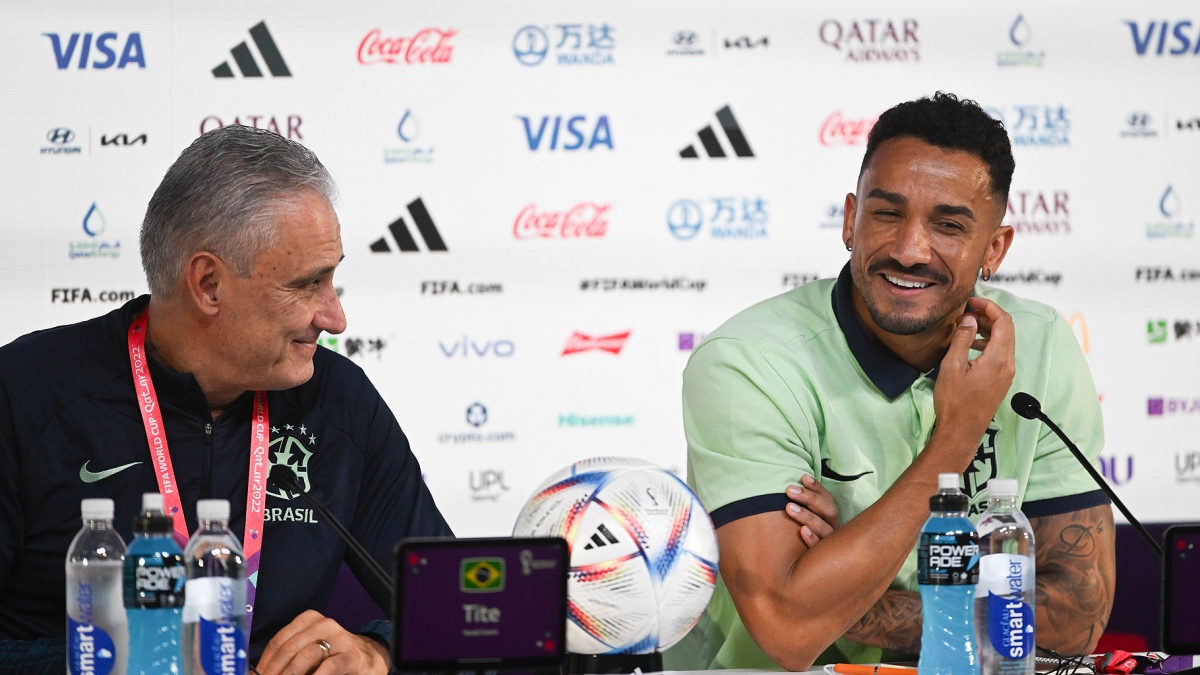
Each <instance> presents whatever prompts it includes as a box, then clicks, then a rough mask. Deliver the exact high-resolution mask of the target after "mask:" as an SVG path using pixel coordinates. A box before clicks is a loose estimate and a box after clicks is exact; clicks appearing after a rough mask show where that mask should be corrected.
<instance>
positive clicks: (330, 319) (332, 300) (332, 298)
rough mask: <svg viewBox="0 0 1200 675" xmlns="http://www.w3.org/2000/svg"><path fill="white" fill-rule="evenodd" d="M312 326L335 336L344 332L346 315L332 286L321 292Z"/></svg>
mask: <svg viewBox="0 0 1200 675" xmlns="http://www.w3.org/2000/svg"><path fill="white" fill-rule="evenodd" d="M313 325H314V326H316V327H317V328H320V329H321V330H323V331H325V332H326V333H330V334H332V335H337V334H339V333H341V332H342V331H344V330H346V313H345V312H344V311H342V301H341V299H340V298H338V295H337V291H336V290H335V289H334V288H333V284H329V285H327V286H326V287H325V288H324V289H323V290H322V291H321V306H320V307H318V308H317V315H316V316H315V317H313Z"/></svg>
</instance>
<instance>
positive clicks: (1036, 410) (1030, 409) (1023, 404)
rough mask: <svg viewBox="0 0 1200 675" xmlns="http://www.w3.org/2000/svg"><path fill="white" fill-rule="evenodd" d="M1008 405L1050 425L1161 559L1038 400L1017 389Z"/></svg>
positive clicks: (1155, 545)
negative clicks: (1043, 410)
mask: <svg viewBox="0 0 1200 675" xmlns="http://www.w3.org/2000/svg"><path fill="white" fill-rule="evenodd" d="M1009 405H1011V406H1012V409H1013V410H1014V411H1016V413H1017V414H1018V415H1020V416H1021V417H1024V418H1025V419H1027V420H1041V421H1042V422H1043V423H1045V425H1046V426H1048V427H1050V431H1053V432H1054V433H1055V434H1057V435H1058V437H1059V438H1061V439H1062V442H1063V443H1065V444H1066V445H1067V449H1068V450H1070V451H1071V454H1072V455H1075V459H1077V460H1079V463H1080V464H1082V465H1083V468H1085V469H1087V472H1088V475H1090V476H1091V477H1092V480H1094V481H1096V484H1097V485H1099V486H1100V489H1101V490H1104V494H1106V495H1108V498H1109V499H1111V500H1112V501H1113V503H1114V504H1116V505H1117V509H1119V510H1120V511H1121V514H1122V515H1124V516H1125V520H1128V521H1129V523H1130V524H1131V525H1133V527H1134V528H1135V529H1136V530H1137V531H1138V532H1139V533H1140V534H1141V535H1142V538H1143V539H1145V540H1146V543H1147V544H1150V548H1152V549H1154V552H1155V553H1157V554H1158V557H1159V558H1160V559H1161V558H1162V557H1163V550H1162V546H1159V544H1158V542H1157V541H1154V537H1151V536H1150V533H1149V532H1147V531H1146V528H1145V527H1142V524H1141V522H1139V521H1138V519H1137V518H1134V517H1133V514H1132V513H1130V512H1129V509H1128V508H1126V507H1125V502H1123V501H1121V498H1120V497H1118V496H1117V493H1115V492H1113V490H1112V488H1110V487H1109V486H1108V483H1107V482H1106V481H1105V480H1104V477H1103V476H1101V475H1100V474H1099V473H1098V472H1097V471H1096V469H1095V468H1094V467H1092V463H1091V462H1089V461H1088V460H1087V458H1086V457H1084V456H1083V453H1082V452H1079V448H1077V447H1075V444H1074V443H1072V442H1071V439H1069V438H1067V435H1066V434H1064V433H1063V432H1062V429H1059V428H1058V425H1057V424H1055V423H1054V421H1053V420H1051V419H1050V418H1049V417H1047V416H1046V413H1044V412H1042V404H1041V403H1038V400H1037V399H1036V398H1034V397H1033V396H1031V395H1029V394H1026V393H1025V392H1023V391H1019V392H1017V393H1015V394H1013V397H1012V400H1010V401H1009Z"/></svg>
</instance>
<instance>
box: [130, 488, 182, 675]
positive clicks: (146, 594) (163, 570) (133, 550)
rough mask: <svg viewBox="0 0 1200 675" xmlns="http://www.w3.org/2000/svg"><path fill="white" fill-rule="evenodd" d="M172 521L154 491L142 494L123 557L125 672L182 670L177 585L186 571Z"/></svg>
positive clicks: (160, 674) (148, 674) (170, 674)
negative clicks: (126, 621)
mask: <svg viewBox="0 0 1200 675" xmlns="http://www.w3.org/2000/svg"><path fill="white" fill-rule="evenodd" d="M173 531H174V523H173V522H172V521H171V518H170V516H168V515H167V514H166V513H164V512H163V498H162V495H161V494H159V493H157V492H147V493H146V494H144V495H142V512H141V513H139V514H138V515H136V516H134V518H133V541H131V542H129V551H128V553H127V554H126V556H125V615H126V616H127V617H128V618H129V671H128V672H129V675H179V674H180V673H181V672H183V664H182V663H181V662H180V661H181V654H182V652H181V651H180V647H179V644H180V641H181V640H182V639H183V632H182V630H183V590H184V584H185V583H187V570H186V568H185V567H184V564H183V550H182V549H180V548H179V544H177V543H175V537H174V536H173Z"/></svg>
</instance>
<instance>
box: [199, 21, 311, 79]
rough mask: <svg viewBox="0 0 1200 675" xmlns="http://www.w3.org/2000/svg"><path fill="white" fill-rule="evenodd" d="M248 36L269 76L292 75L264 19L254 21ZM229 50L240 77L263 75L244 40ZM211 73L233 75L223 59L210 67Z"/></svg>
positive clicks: (216, 75)
mask: <svg viewBox="0 0 1200 675" xmlns="http://www.w3.org/2000/svg"><path fill="white" fill-rule="evenodd" d="M250 37H251V38H253V40H254V46H255V47H257V48H258V54H259V56H260V57H261V58H262V60H263V63H265V64H267V70H268V71H270V73H271V77H291V76H292V71H290V70H288V66H287V63H285V62H284V60H283V54H280V53H279V47H278V46H276V45H275V38H273V37H271V31H269V30H267V22H266V21H259V22H258V23H256V24H255V25H254V27H253V28H251V29H250ZM229 51H230V53H231V54H232V55H233V61H234V63H236V64H237V67H238V70H239V71H241V73H242V77H262V76H263V73H262V69H261V68H259V67H258V61H256V60H255V59H254V53H253V52H251V51H250V47H249V46H248V45H247V44H246V43H245V42H244V41H243V42H239V43H238V44H237V46H236V47H234V48H233V49H231V50H229ZM212 74H213V77H222V78H224V77H233V69H232V68H230V67H229V62H228V61H224V62H222V63H221V65H219V66H217V67H216V68H213V69H212Z"/></svg>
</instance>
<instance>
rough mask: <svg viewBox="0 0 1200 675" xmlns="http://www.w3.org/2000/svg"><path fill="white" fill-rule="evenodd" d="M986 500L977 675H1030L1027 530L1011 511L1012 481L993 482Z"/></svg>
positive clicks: (1030, 531) (977, 604) (1030, 533)
mask: <svg viewBox="0 0 1200 675" xmlns="http://www.w3.org/2000/svg"><path fill="white" fill-rule="evenodd" d="M988 495H989V497H988V509H987V511H984V512H983V515H982V516H981V517H980V519H979V551H980V553H981V554H982V555H983V557H982V558H980V561H979V590H978V593H977V599H976V600H975V626H976V629H977V630H978V635H979V657H980V660H981V663H982V665H983V675H1033V670H1034V661H1033V658H1034V632H1033V597H1034V572H1033V565H1034V541H1033V528H1032V527H1030V525H1029V519H1027V518H1026V517H1025V514H1023V513H1021V510H1020V509H1019V508H1017V481H1016V480H1014V479H1012V478H993V479H992V480H990V481H988Z"/></svg>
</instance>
